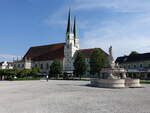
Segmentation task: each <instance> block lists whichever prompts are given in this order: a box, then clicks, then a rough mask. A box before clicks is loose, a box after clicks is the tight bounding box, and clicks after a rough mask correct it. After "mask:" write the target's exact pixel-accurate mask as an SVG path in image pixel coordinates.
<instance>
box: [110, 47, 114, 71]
mask: <svg viewBox="0 0 150 113" xmlns="http://www.w3.org/2000/svg"><path fill="white" fill-rule="evenodd" d="M109 66H110V68H114V67H115V62H114V58H113V55H112V46H110V47H109Z"/></svg>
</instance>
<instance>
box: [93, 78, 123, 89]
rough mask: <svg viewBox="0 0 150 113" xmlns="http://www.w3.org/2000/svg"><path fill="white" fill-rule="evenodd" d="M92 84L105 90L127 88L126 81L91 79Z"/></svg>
mask: <svg viewBox="0 0 150 113" xmlns="http://www.w3.org/2000/svg"><path fill="white" fill-rule="evenodd" d="M91 84H92V85H94V86H97V87H103V88H125V79H98V78H91Z"/></svg>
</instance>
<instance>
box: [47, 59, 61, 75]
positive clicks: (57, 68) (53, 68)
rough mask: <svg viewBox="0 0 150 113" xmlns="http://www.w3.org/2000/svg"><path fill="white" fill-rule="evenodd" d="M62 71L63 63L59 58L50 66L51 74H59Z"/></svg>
mask: <svg viewBox="0 0 150 113" xmlns="http://www.w3.org/2000/svg"><path fill="white" fill-rule="evenodd" d="M61 73H62V65H61V63H60V61H59V60H54V61H53V63H52V64H51V66H50V72H49V74H52V75H59V74H61Z"/></svg>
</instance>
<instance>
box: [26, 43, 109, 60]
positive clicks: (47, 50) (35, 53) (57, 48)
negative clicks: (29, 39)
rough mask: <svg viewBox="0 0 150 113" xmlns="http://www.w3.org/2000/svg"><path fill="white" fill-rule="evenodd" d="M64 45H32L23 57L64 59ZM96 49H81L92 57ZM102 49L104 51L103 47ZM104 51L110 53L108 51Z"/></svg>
mask: <svg viewBox="0 0 150 113" xmlns="http://www.w3.org/2000/svg"><path fill="white" fill-rule="evenodd" d="M64 46H65V43H57V44H51V45H44V46H35V47H31V48H30V49H29V50H28V51H27V53H26V54H25V56H24V57H23V60H25V58H27V59H31V60H33V61H45V60H54V59H63V58H64ZM94 49H96V48H90V49H80V50H79V51H81V52H82V53H83V54H84V56H85V57H86V58H90V56H91V54H92V52H93V51H94ZM98 49H100V48H98ZM100 50H101V51H102V52H104V51H103V50H102V49H100ZM104 53H105V54H106V55H108V54H107V53H106V52H104Z"/></svg>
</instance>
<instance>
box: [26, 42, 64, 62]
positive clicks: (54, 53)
mask: <svg viewBox="0 0 150 113" xmlns="http://www.w3.org/2000/svg"><path fill="white" fill-rule="evenodd" d="M64 45H65V43H57V44H51V45H44V46H35V47H31V48H30V49H29V50H28V51H27V53H26V54H25V56H24V57H23V59H25V58H27V59H31V60H33V61H43V60H53V59H62V58H64Z"/></svg>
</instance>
